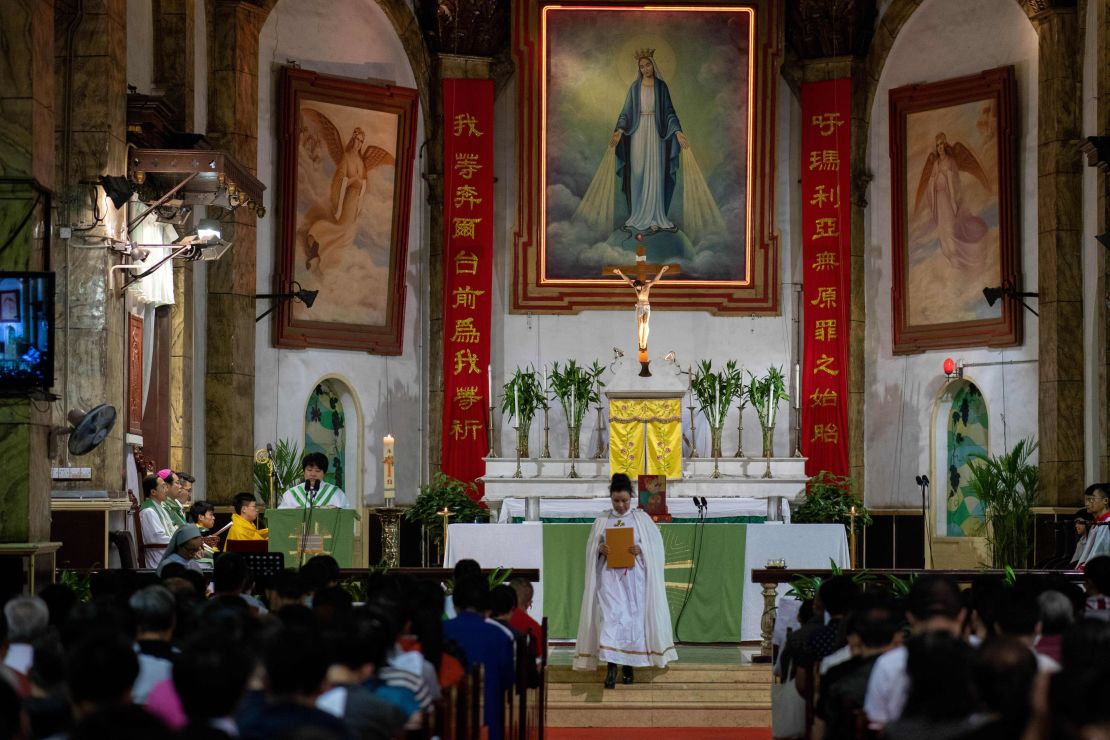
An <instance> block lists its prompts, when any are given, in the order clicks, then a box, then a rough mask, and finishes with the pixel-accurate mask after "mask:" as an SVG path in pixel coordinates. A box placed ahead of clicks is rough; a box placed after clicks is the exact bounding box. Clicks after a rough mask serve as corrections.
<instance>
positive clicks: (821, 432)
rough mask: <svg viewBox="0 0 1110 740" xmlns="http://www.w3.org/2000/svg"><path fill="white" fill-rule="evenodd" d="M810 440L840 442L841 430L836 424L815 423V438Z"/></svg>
mask: <svg viewBox="0 0 1110 740" xmlns="http://www.w3.org/2000/svg"><path fill="white" fill-rule="evenodd" d="M809 441H810V442H827V443H830V444H837V443H838V442H840V430H839V429H837V428H836V424H814V425H813V438H812V439H811V440H809Z"/></svg>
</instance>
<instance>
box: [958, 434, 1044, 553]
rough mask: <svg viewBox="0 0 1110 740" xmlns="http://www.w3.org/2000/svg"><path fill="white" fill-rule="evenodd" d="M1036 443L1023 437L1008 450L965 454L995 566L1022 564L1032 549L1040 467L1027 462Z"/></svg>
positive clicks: (969, 483)
mask: <svg viewBox="0 0 1110 740" xmlns="http://www.w3.org/2000/svg"><path fill="white" fill-rule="evenodd" d="M1037 446H1038V443H1037V442H1035V441H1033V440H1032V439H1023V440H1021V441H1020V442H1018V443H1017V444H1016V445H1015V446H1014V449H1012V450H1010V452H1008V453H1003V454H1001V455H996V456H994V457H985V456H983V455H969V456H968V460H967V466H968V468H970V470H971V478H970V479H969V480H968V486H970V487H971V490H972V492H973V493H974V494H975V496H976V497H977V498H978V499H979V501H981V502H982V504H983V511H984V512H985V514H986V520H987V544H988V545H989V546H990V550H991V560H992V566H993V567H995V568H1005V567H1007V566H1010V567H1014V568H1025V567H1028V565H1029V558H1030V556H1031V555H1032V553H1033V536H1032V535H1033V512H1032V509H1033V505H1034V504H1035V503H1036V501H1037V495H1038V494H1039V493H1040V482H1041V481H1040V470H1039V469H1038V468H1037V466H1036V465H1035V464H1033V463H1030V462H1029V458H1030V457H1032V455H1033V453H1034V452H1035V451H1036V449H1037Z"/></svg>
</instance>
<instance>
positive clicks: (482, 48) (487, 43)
mask: <svg viewBox="0 0 1110 740" xmlns="http://www.w3.org/2000/svg"><path fill="white" fill-rule="evenodd" d="M416 12H417V17H418V19H419V21H420V27H421V28H422V29H423V31H424V33H425V36H426V38H427V39H428V44H429V46H430V47H431V48H432V50H433V51H436V52H438V53H441V54H459V55H466V56H476V57H495V56H497V55H498V54H500V53H502V52H504V51H505V50H506V49H507V47H508V43H509V3H508V2H506V0H420V1H419V2H418V3H417V11H416Z"/></svg>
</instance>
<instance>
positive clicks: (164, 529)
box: [139, 475, 175, 568]
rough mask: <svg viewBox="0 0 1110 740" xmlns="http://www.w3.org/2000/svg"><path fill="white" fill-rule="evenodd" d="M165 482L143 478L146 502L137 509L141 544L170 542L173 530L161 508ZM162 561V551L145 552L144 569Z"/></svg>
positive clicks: (149, 476) (167, 516)
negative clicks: (141, 531) (141, 538)
mask: <svg viewBox="0 0 1110 740" xmlns="http://www.w3.org/2000/svg"><path fill="white" fill-rule="evenodd" d="M166 493H167V486H166V481H165V480H164V479H163V478H161V477H160V476H157V475H148V476H147V477H145V478H143V495H144V496H146V501H144V502H143V505H142V506H141V507H140V508H139V521H140V522H141V524H142V527H143V544H144V545H147V546H150V545H165V544H167V543H168V542H169V541H170V536H171V535H173V530H174V529H175V527H174V524H173V520H172V519H170V515H169V512H167V511H166V509H165V508H164V507H163V506H162V502H163V501H165V500H166ZM161 561H162V549H161V548H158V547H155V548H152V549H149V550H147V551H146V562H145V563H143V567H144V568H157V567H158V563H160V562H161Z"/></svg>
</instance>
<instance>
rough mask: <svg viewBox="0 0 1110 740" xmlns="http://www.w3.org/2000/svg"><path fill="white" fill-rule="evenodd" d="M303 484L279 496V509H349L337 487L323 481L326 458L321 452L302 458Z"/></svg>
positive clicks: (340, 489) (326, 469)
mask: <svg viewBox="0 0 1110 740" xmlns="http://www.w3.org/2000/svg"><path fill="white" fill-rule="evenodd" d="M303 465H304V482H303V483H298V484H297V485H295V486H293V487H292V488H290V489H289V490H288V491H286V492H285V493H283V494H282V495H281V500H280V501H279V502H278V508H279V509H320V508H323V507H326V506H332V507H335V508H337V509H350V508H353V507H352V506H351V502H350V501H348V500H347V494H345V493H343V489H342V488H340V487H339V486H336V485H333V484H331V483H327V482H325V481H324V474H325V473H327V472H328V458H327V456H326V455H324V454H323V453H322V452H310V453H308V454H307V455H305V456H304V463H303Z"/></svg>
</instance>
